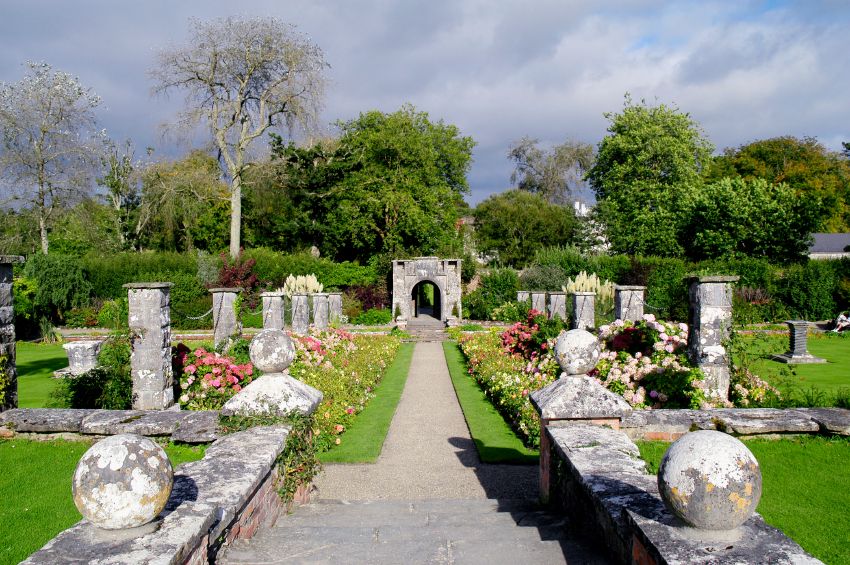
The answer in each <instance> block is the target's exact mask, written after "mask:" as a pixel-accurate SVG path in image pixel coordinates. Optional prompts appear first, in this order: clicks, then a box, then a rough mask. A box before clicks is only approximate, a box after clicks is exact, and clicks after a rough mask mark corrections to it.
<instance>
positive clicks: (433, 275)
mask: <svg viewBox="0 0 850 565" xmlns="http://www.w3.org/2000/svg"><path fill="white" fill-rule="evenodd" d="M422 282H428V283H432V284H433V285H434V287H435V294H436V293H439V296H438V297H435V299H436V300H438V301H439V304H440V308H439V310H440V313H439V316H436V312H435V317H438V318H439V319H440V321H442V322H445V323H447V324H449V323H452V322H454V321H455V320H460V319H461V318H462V317H463V315H462V312H461V303H460V295H461V286H460V259H439V258H437V257H417V258H415V259H398V260H396V261H393V305H392V311H393V316H396V314H398V316H397V321H400V322H407V321H409V320H410V319H411V318H412V317H414V316H415V315H416V311H415V301H414V298H413V291H414V289H415V287H416V285H418V284H419V283H422Z"/></svg>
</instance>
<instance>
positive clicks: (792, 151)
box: [706, 136, 850, 232]
mask: <svg viewBox="0 0 850 565" xmlns="http://www.w3.org/2000/svg"><path fill="white" fill-rule="evenodd" d="M723 177H731V178H743V179H744V180H752V179H764V180H766V181H767V182H769V183H785V184H787V185H788V186H790V187H791V188H792V189H794V190H795V191H796V192H797V194H798V196H799V197H800V198H815V199H820V200H821V201H822V202H823V204H824V207H823V214H824V215H823V217H822V218H821V219H822V222H820V225H819V226H817V227H816V229H825V230H827V231H831V232H844V231H850V162H848V161H847V159H845V158H844V157H843V156H842V155H841V154H840V153H837V152H833V151H829V150H828V149H827V148H826V147H824V145H823V144H821V143H819V142H818V140H817V139H815V138H813V137H804V138H802V139H799V138H796V137H792V136H783V137H774V138H771V139H761V140H758V141H754V142H752V143H748V144H746V145H742V146H740V147H737V148H734V149H732V148H729V149H726V150H725V151H724V152H723V155H721V156H719V157H716V158H715V159H714V162H713V163H712V164H711V166H710V167H709V168H708V170H707V172H706V178H707V179H708V180H709V181H716V180H718V179H721V178H723Z"/></svg>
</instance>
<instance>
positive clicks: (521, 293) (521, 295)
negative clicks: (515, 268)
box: [516, 290, 531, 302]
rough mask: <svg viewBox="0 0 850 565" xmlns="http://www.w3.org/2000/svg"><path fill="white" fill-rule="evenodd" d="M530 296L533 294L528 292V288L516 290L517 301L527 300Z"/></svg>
mask: <svg viewBox="0 0 850 565" xmlns="http://www.w3.org/2000/svg"><path fill="white" fill-rule="evenodd" d="M530 297H531V295H530V294H529V293H528V291H527V290H518V291H516V301H517V302H525V301H527V300H528V299H529V298H530Z"/></svg>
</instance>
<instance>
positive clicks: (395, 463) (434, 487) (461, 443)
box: [315, 342, 537, 500]
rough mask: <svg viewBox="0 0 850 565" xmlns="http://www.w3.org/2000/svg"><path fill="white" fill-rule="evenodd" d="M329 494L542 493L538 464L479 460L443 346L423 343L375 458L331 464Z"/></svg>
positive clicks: (323, 487)
mask: <svg viewBox="0 0 850 565" xmlns="http://www.w3.org/2000/svg"><path fill="white" fill-rule="evenodd" d="M315 483H316V485H317V486H318V488H319V496H320V498H321V499H325V500H328V499H333V500H381V499H382V500H412V499H420V500H421V499H437V498H442V499H461V498H466V499H485V498H502V499H504V498H511V499H518V498H522V499H534V498H536V496H537V467H535V466H527V465H489V464H483V463H481V461H480V460H479V459H478V453H477V451H476V450H475V445H474V444H473V442H472V440H471V439H470V437H469V430H468V429H467V427H466V421H465V420H464V418H463V413H462V412H461V409H460V405H459V404H458V402H457V397H456V396H455V391H454V388H453V387H452V383H451V379H450V378H449V371H448V367H447V366H446V360H445V357H444V355H443V348H442V344H440V343H438V342H420V343H417V344H416V349H415V350H414V353H413V361H412V362H411V364H410V373H409V376H408V378H407V383H406V385H405V387H404V391H403V393H402V396H401V401H400V402H399V405H398V408H397V409H396V413H395V416H394V417H393V421H392V424H391V425H390V430H389V433H388V434H387V438H386V441H385V442H384V448H383V451H382V452H381V456H380V457H379V458H378V461H377V463H375V464H355V465H345V464H327V465H325V469H324V471H323V473H322V474H321V475H320V476H319V477H318V478H317V479H316V481H315Z"/></svg>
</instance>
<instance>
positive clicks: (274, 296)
mask: <svg viewBox="0 0 850 565" xmlns="http://www.w3.org/2000/svg"><path fill="white" fill-rule="evenodd" d="M260 296H261V297H262V299H263V329H264V330H282V329H283V328H284V321H283V312H284V296H285V295H284V294H283V293H282V292H264V293H262V294H261V295H260Z"/></svg>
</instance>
